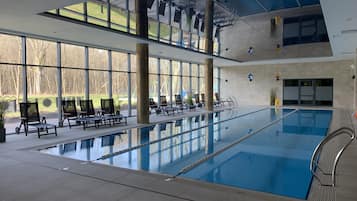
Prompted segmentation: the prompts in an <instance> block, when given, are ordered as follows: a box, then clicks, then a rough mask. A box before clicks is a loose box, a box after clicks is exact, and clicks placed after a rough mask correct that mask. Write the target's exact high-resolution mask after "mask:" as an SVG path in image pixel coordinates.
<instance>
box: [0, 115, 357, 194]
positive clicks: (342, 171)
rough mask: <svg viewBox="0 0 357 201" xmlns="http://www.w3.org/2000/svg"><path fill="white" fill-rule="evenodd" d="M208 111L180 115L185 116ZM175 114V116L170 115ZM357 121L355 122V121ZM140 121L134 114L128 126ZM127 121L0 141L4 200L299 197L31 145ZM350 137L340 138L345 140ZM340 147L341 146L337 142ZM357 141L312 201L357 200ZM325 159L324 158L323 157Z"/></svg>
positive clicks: (315, 188) (344, 118) (336, 122)
mask: <svg viewBox="0 0 357 201" xmlns="http://www.w3.org/2000/svg"><path fill="white" fill-rule="evenodd" d="M202 112H204V111H196V112H192V113H188V112H186V113H185V114H183V115H179V116H174V117H173V118H180V117H182V116H187V115H197V113H202ZM170 118H172V117H170ZM348 118H349V113H348V112H347V111H343V110H336V112H335V113H334V117H333V122H332V124H331V130H334V129H336V128H338V127H339V126H341V125H343V124H342V123H341V122H343V123H345V124H350V123H349V122H350V121H348ZM164 120H167V117H166V116H153V119H152V121H155V122H157V121H164ZM354 123H355V122H354ZM133 126H137V125H136V124H135V119H130V120H129V124H128V126H127V127H133ZM122 128H124V127H123V126H118V127H114V128H113V127H112V128H101V129H88V130H86V131H82V129H80V128H74V129H72V130H69V129H68V128H63V129H60V130H59V136H58V137H54V136H46V137H43V138H41V139H38V138H37V136H36V135H30V136H28V137H25V136H23V135H12V136H8V139H7V143H4V144H0V200H1V201H21V200H27V201H28V200H36V201H37V200H38V201H42V200H43V201H52V200H53V201H56V200H61V201H64V200H71V201H72V200H86V201H87V200H155V201H160V200H205V201H206V200H208V201H210V200H219V201H221V200H224V201H226V200H232V201H233V200H234V201H263V200H264V201H265V200H266V201H270V200H271V201H277V200H283V201H285V200H286V201H288V200H294V199H289V198H285V197H279V196H275V195H269V194H265V193H259V192H253V191H248V190H241V189H237V188H230V187H225V186H219V185H213V184H208V183H200V182H197V181H191V180H185V179H176V180H173V181H169V182H168V181H165V179H166V178H167V176H165V175H157V174H148V173H146V172H140V171H132V170H127V169H120V168H116V167H111V166H106V165H101V164H93V163H84V162H82V161H77V160H72V159H68V158H61V157H56V156H51V155H46V154H41V153H39V152H37V151H34V150H31V148H34V147H36V146H42V145H47V144H54V143H58V142H63V141H68V140H72V139H75V138H81V137H88V136H98V135H102V134H103V133H111V132H113V131H114V130H118V129H122ZM344 140H345V139H343V138H341V139H338V140H336V144H337V145H339V144H342V143H343V141H344ZM336 144H335V145H334V146H337V145H336ZM334 146H331V147H328V148H326V150H327V152H326V153H328V154H326V162H325V164H326V165H327V164H330V163H329V160H328V158H329V157H328V156H332V155H333V154H334V153H335V152H334V149H335V147H334ZM356 157H357V144H356V142H354V143H353V144H352V145H351V146H350V147H349V148H348V149H347V150H346V152H345V153H344V155H343V156H342V158H341V162H340V164H339V168H338V176H337V186H336V187H335V188H334V189H332V188H330V187H320V186H319V185H318V183H317V182H316V181H314V182H313V185H312V189H311V193H310V197H309V199H308V200H311V201H317V200H323V201H327V200H336V201H352V200H353V201H354V200H357V172H356V170H357V161H356V160H355V159H356ZM322 162H323V161H322Z"/></svg>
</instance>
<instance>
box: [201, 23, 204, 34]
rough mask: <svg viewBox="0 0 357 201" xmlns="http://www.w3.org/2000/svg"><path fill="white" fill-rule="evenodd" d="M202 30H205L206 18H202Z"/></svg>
mask: <svg viewBox="0 0 357 201" xmlns="http://www.w3.org/2000/svg"><path fill="white" fill-rule="evenodd" d="M201 32H205V21H204V20H202V24H201Z"/></svg>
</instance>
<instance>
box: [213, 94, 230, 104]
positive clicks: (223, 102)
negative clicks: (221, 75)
mask: <svg viewBox="0 0 357 201" xmlns="http://www.w3.org/2000/svg"><path fill="white" fill-rule="evenodd" d="M214 96H215V97H216V102H217V103H220V104H222V105H224V104H225V103H227V104H228V105H234V101H233V100H231V99H225V100H222V99H221V97H220V95H219V93H214Z"/></svg>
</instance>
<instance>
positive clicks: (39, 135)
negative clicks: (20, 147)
mask: <svg viewBox="0 0 357 201" xmlns="http://www.w3.org/2000/svg"><path fill="white" fill-rule="evenodd" d="M37 135H38V138H41V134H40V128H37Z"/></svg>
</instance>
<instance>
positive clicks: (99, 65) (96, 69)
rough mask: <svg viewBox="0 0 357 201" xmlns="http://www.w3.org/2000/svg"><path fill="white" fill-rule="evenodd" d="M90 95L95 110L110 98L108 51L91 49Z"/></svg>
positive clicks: (89, 51)
mask: <svg viewBox="0 0 357 201" xmlns="http://www.w3.org/2000/svg"><path fill="white" fill-rule="evenodd" d="M88 53H89V58H88V60H89V69H90V71H89V94H90V99H92V100H93V105H94V107H95V108H100V99H102V98H107V97H108V87H109V86H108V80H109V79H108V51H106V50H102V49H95V48H89V50H88Z"/></svg>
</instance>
